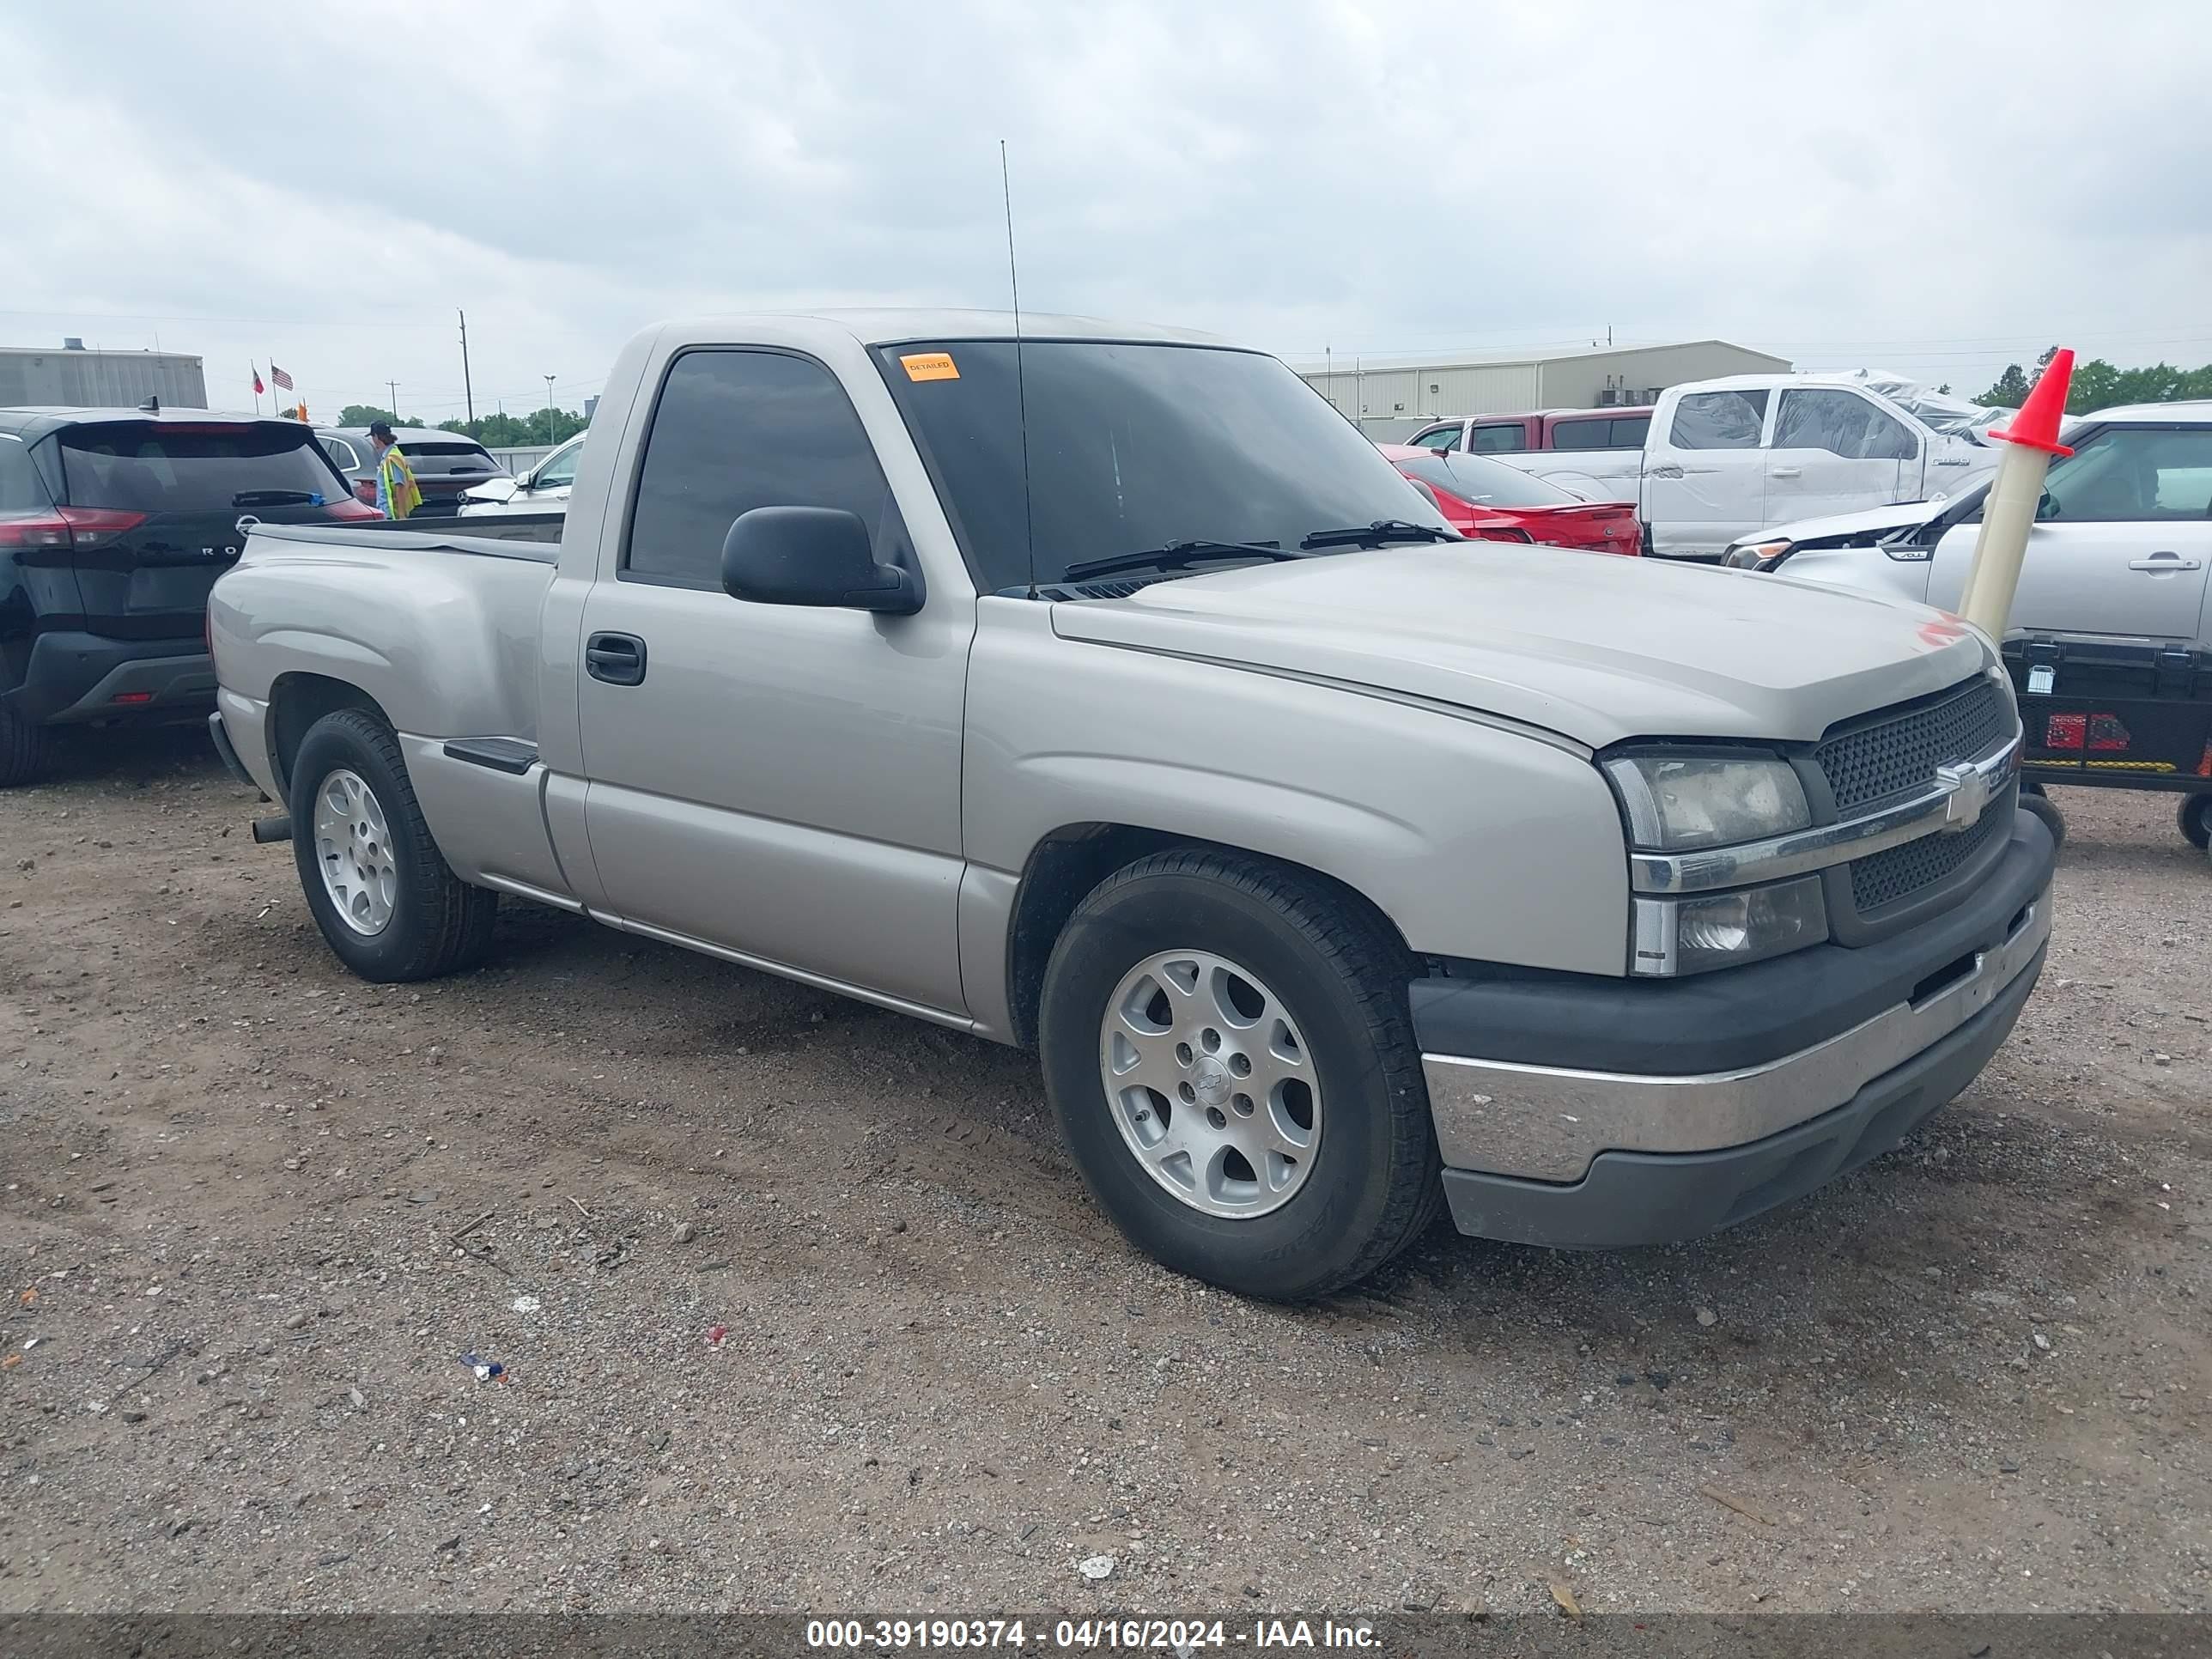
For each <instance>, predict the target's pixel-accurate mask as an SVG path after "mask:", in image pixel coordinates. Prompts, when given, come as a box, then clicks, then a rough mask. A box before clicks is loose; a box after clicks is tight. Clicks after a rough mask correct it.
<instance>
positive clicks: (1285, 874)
mask: <svg viewBox="0 0 2212 1659" xmlns="http://www.w3.org/2000/svg"><path fill="white" fill-rule="evenodd" d="M1184 949H1188V950H1194V951H1208V952H1212V953H1215V954H1217V955H1219V956H1222V957H1227V958H1229V959H1230V960H1231V961H1233V962H1235V963H1238V964H1240V965H1243V966H1246V967H1248V968H1249V970H1250V971H1251V972H1253V973H1254V974H1255V975H1258V976H1259V977H1260V978H1261V979H1262V980H1264V981H1266V982H1267V985H1268V986H1270V987H1272V988H1273V990H1274V992H1275V993H1276V994H1278V995H1279V997H1280V999H1281V1000H1282V1003H1283V1005H1284V1006H1285V1010H1286V1011H1288V1012H1290V1013H1291V1015H1292V1016H1293V1017H1294V1019H1295V1023H1296V1025H1297V1030H1298V1031H1299V1033H1300V1035H1301V1036H1302V1038H1303V1040H1304V1045H1305V1047H1306V1048H1307V1051H1308V1053H1309V1054H1310V1058H1311V1063H1312V1066H1313V1070H1314V1073H1315V1076H1316V1080H1317V1081H1318V1083H1319V1085H1320V1091H1321V1096H1322V1113H1323V1117H1322V1135H1321V1139H1320V1142H1319V1148H1318V1151H1317V1152H1316V1155H1315V1157H1314V1159H1313V1164H1312V1167H1311V1169H1310V1170H1309V1171H1308V1173H1307V1174H1306V1176H1304V1184H1303V1185H1302V1186H1300V1187H1299V1188H1297V1190H1296V1192H1295V1193H1294V1194H1292V1196H1291V1198H1290V1199H1289V1200H1287V1201H1286V1202H1285V1203H1283V1204H1282V1205H1281V1206H1280V1207H1279V1208H1277V1209H1274V1210H1273V1211H1270V1212H1267V1213H1265V1214H1260V1215H1255V1216H1251V1217H1249V1218H1225V1217H1222V1216H1217V1215H1210V1214H1207V1213H1206V1212H1202V1211H1200V1210H1199V1209H1197V1208H1194V1207H1193V1206H1191V1205H1189V1204H1188V1203H1186V1202H1184V1201H1183V1200H1182V1199H1179V1198H1177V1197H1176V1196H1175V1195H1174V1194H1170V1192H1168V1191H1167V1190H1166V1188H1164V1187H1163V1186H1162V1185H1161V1184H1160V1183H1159V1182H1158V1181H1156V1180H1154V1179H1153V1177H1152V1176H1151V1175H1150V1174H1149V1173H1148V1172H1147V1171H1146V1169H1145V1168H1144V1166H1143V1165H1142V1164H1140V1163H1139V1160H1138V1158H1137V1157H1136V1156H1135V1154H1134V1153H1133V1152H1132V1151H1131V1150H1130V1149H1129V1147H1128V1146H1127V1145H1126V1144H1125V1143H1124V1141H1123V1139H1122V1138H1121V1130H1120V1128H1119V1127H1116V1123H1115V1118H1114V1115H1113V1114H1114V1111H1115V1108H1114V1107H1113V1106H1112V1105H1111V1103H1109V1100H1108V1097H1107V1089H1106V1085H1105V1083H1104V1081H1103V1079H1102V1078H1101V1076H1100V1073H1099V1055H1100V1048H1101V1040H1100V1032H1101V1024H1102V1020H1103V1017H1104V1015H1105V1013H1106V1012H1107V1007H1108V1004H1109V1000H1110V999H1111V998H1112V997H1113V995H1114V993H1115V989H1116V987H1118V986H1119V985H1120V984H1121V981H1122V978H1123V977H1124V975H1127V973H1128V972H1129V971H1130V970H1131V969H1133V968H1134V967H1135V966H1136V965H1137V964H1138V963H1141V962H1143V961H1144V960H1145V959H1146V957H1149V956H1152V955H1153V954H1155V953H1157V952H1161V951H1175V950H1184ZM1411 972H1412V964H1411V963H1408V962H1407V959H1406V955H1405V951H1404V950H1403V948H1402V947H1401V945H1399V944H1398V943H1397V942H1396V940H1395V939H1394V938H1393V937H1392V936H1391V935H1390V933H1389V931H1388V929H1387V928H1386V927H1384V925H1383V923H1382V921H1380V920H1379V919H1378V918H1376V917H1375V916H1373V915H1370V914H1369V913H1368V912H1366V911H1365V910H1364V909H1363V908H1361V907H1360V905H1359V903H1358V900H1357V899H1356V898H1352V897H1350V896H1347V895H1346V894H1344V893H1342V892H1340V891H1338V890H1334V889H1331V888H1329V887H1328V886H1325V885H1324V884H1322V883H1320V882H1317V881H1316V880H1314V879H1312V878H1308V877H1305V876H1303V875H1300V874H1298V873H1297V872H1292V871H1289V870H1285V869H1284V868H1283V867H1281V866H1278V865H1275V864H1273V863H1270V862H1269V861H1267V860H1263V859H1259V858H1255V857H1251V856H1249V855H1246V854H1237V853H1225V852H1216V851H1211V850H1202V849H1198V848H1187V849H1183V850H1180V851H1175V852H1169V853H1162V854H1156V855H1154V856H1153V857H1151V858H1146V859H1143V860H1139V861H1138V862H1137V863H1134V864H1132V865H1130V866H1127V868H1125V869H1123V870H1121V871H1119V872H1116V873H1115V874H1114V875H1112V876H1110V877H1109V878H1107V879H1106V880H1105V881H1104V882H1103V883H1101V884H1099V886H1098V887H1097V889H1095V890H1093V891H1092V892H1091V895H1090V896H1088V897H1087V898H1085V900H1084V901H1083V902H1082V903H1081V904H1080V905H1079V906H1078V907H1077V909H1076V912H1075V915H1073V917H1072V918H1071V919H1070V921H1069V922H1068V924H1067V927H1066V929H1065V931H1063V932H1062V933H1061V934H1060V939H1059V940H1058V942H1057V943H1056V944H1055V945H1054V948H1053V953H1052V958H1051V961H1050V962H1049V963H1048V964H1047V966H1046V969H1045V981H1044V994H1043V1000H1042V1008H1041V1009H1040V1011H1039V1021H1038V1036H1039V1045H1038V1046H1039V1048H1040V1049H1041V1051H1042V1060H1043V1067H1044V1077H1045V1088H1046V1092H1047V1094H1048V1097H1050V1099H1051V1101H1052V1105H1053V1111H1054V1115H1056V1116H1057V1117H1058V1118H1059V1120H1060V1128H1061V1131H1062V1133H1064V1134H1066V1137H1067V1143H1068V1147H1069V1150H1070V1151H1071V1152H1072V1153H1073V1156H1074V1159H1075V1163H1076V1166H1077V1168H1078V1169H1079V1170H1081V1171H1082V1174H1083V1177H1084V1180H1085V1182H1086V1183H1087V1184H1088V1185H1089V1186H1090V1188H1091V1192H1092V1193H1093V1194H1096V1196H1097V1199H1098V1201H1099V1203H1100V1204H1101V1205H1103V1206H1104V1207H1105V1209H1106V1212H1107V1213H1108V1214H1109V1215H1110V1216H1111V1217H1112V1218H1114V1221H1115V1225H1117V1226H1119V1227H1120V1228H1121V1231H1122V1233H1123V1234H1124V1236H1126V1237H1127V1238H1128V1240H1129V1241H1130V1243H1133V1244H1134V1245H1136V1246H1137V1248H1138V1249H1141V1250H1144V1251H1146V1253H1147V1254H1149V1255H1152V1256H1153V1257H1154V1258H1156V1259H1157V1260H1158V1261H1161V1262H1163V1263H1164V1264H1165V1265H1166V1266H1168V1267H1172V1268H1174V1269H1176V1271H1177V1272H1179V1273H1188V1274H1190V1275H1191V1276H1192V1277H1193V1278H1194V1279H1205V1280H1206V1281H1207V1282H1208V1283H1210V1284H1214V1285H1220V1286H1222V1287H1223V1288H1224V1289H1225V1290H1231V1291H1238V1292H1240V1293H1242V1294H1243V1295H1247V1296H1255V1297H1267V1298H1269V1299H1272V1300H1278V1301H1297V1300H1302V1299H1304V1298H1307V1297H1316V1296H1322V1295H1326V1294H1327V1293H1328V1292H1329V1291H1334V1290H1336V1289H1339V1288H1340V1287H1341V1286H1343V1285H1348V1284H1351V1283H1352V1282H1353V1281H1354V1280H1356V1279H1361V1278H1363V1277H1364V1276H1365V1275H1366V1274H1368V1273H1372V1272H1373V1271H1374V1270H1375V1269H1376V1268H1377V1267H1381V1266H1382V1265H1383V1263H1384V1262H1386V1261H1389V1259H1390V1258H1391V1257H1392V1256H1394V1255H1397V1254H1398V1252H1399V1251H1401V1250H1402V1249H1405V1248H1406V1246H1407V1244H1409V1243H1412V1242H1413V1239H1414V1238H1416V1237H1419V1234H1420V1233H1421V1232H1422V1231H1424V1230H1425V1229H1426V1228H1427V1226H1428V1225H1429V1224H1430V1223H1431V1221H1433V1220H1434V1219H1435V1218H1436V1216H1437V1211H1438V1209H1439V1208H1440V1207H1441V1206H1442V1202H1443V1183H1442V1182H1441V1180H1440V1179H1439V1177H1438V1173H1437V1170H1438V1159H1437V1143H1436V1134H1435V1131H1434V1130H1433V1128H1432V1127H1431V1124H1430V1121H1429V1098H1428V1090H1427V1087H1426V1085H1425V1083H1424V1081H1423V1079H1422V1073H1421V1060H1420V1051H1419V1045H1418V1044H1417V1043H1416V1042H1415V1041H1414V1037H1413V1018H1412V1015H1411V1013H1410V1012H1409V1010H1408V1007H1407V999H1406V985H1407V980H1408V978H1409V977H1410V975H1411Z"/></svg>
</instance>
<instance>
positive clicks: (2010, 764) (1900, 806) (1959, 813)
mask: <svg viewBox="0 0 2212 1659" xmlns="http://www.w3.org/2000/svg"><path fill="white" fill-rule="evenodd" d="M2020 744H2021V738H2020V734H2019V733H2017V732H2015V733H2014V735H2013V737H2012V738H2011V740H2010V741H2009V742H2008V743H2007V744H2005V745H2004V747H2003V748H2002V749H1999V750H1996V752H1995V753H1993V754H1990V755H1985V756H1984V757H1982V758H1981V759H1979V760H1978V761H1971V762H1968V763H1966V764H1964V765H1960V766H1946V767H1943V768H1941V769H1939V770H1938V772H1937V774H1936V782H1935V783H1933V784H1932V785H1930V786H1929V787H1928V788H1926V789H1924V790H1923V791H1922V792H1921V793H1919V794H1917V795H1914V796H1911V798H1910V799H1905V800H1902V801H1899V802H1896V803H1895V804H1893V805H1889V806H1885V807H1883V808H1882V809H1881V811H1877V812H1869V813H1867V814H1865V815H1864V816H1863V817H1856V818H1850V819H1847V820H1846V821H1845V822H1844V823H1823V824H1820V825H1818V826H1816V827H1815V828H1814V829H1799V830H1796V831H1794V832H1792V833H1791V834H1790V835H1786V836H1772V837H1771V838H1770V839H1768V840H1765V841H1754V842H1745V843H1744V844H1743V845H1742V846H1741V847H1714V848H1707V849H1705V850H1704V851H1702V852H1696V853H1674V854H1668V853H1638V852H1631V853H1630V854H1629V855H1628V876H1629V884H1630V885H1631V886H1632V887H1633V888H1634V889H1635V890H1636V891H1638V892H1639V893H1703V892H1707V891H1710V890H1712V889H1713V888H1716V887H1740V886H1741V885H1743V884H1745V883H1746V882H1753V881H1779V880H1781V879H1782V878H1784V877H1785V876H1802V875H1804V874H1805V873H1807V872H1808V871H1814V870H1825V869H1826V868H1827V867H1828V866H1830V865H1832V864H1844V863H1847V862H1849V861H1850V860H1852V859H1863V858H1865V857H1866V856H1867V855H1868V854H1872V853H1879V852H1881V851H1883V850H1885V849H1886V848H1892V847H1901V846H1903V845H1904V844H1905V842H1908V841H1917V840H1918V839H1919V838H1920V837H1921V836H1932V835H1935V834H1937V833H1938V832H1940V831H1942V830H1954V831H1956V830H1962V829H1972V827H1973V825H1974V823H1975V822H1976V821H1977V820H1978V818H1979V817H1981V815H1982V813H1983V811H1984V810H1985V809H1986V808H1987V807H1988V806H1989V805H1990V803H1991V802H1992V801H1994V800H1995V799H1996V797H1997V796H1998V795H1999V794H2001V793H2003V791H2004V788H2005V786H2006V785H2008V784H2009V783H2010V782H2011V781H2013V779H2014V777H2015V776H2016V775H2018V774H2019V771H2020Z"/></svg>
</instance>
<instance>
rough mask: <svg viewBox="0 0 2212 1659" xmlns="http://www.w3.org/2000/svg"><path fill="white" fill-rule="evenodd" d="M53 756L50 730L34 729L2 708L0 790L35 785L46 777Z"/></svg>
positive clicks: (0, 722)
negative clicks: (47, 764)
mask: <svg viewBox="0 0 2212 1659" xmlns="http://www.w3.org/2000/svg"><path fill="white" fill-rule="evenodd" d="M52 752H53V736H52V731H51V730H50V729H49V728H48V727H46V726H34V725H33V724H32V723H31V722H30V721H29V720H25V719H24V718H23V717H22V716H21V714H17V713H16V712H15V710H14V709H12V708H0V789H15V788H20V787H21V786H22V785H24V784H27V783H36V782H37V781H39V780H40V778H41V777H43V776H44V775H46V762H47V760H48V759H49V758H50V757H51V756H52Z"/></svg>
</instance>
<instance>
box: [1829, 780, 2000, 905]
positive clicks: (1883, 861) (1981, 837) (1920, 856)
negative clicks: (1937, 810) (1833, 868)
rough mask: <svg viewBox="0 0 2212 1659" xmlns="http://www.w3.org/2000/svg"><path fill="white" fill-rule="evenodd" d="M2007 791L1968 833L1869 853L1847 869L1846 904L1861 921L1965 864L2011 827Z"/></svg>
mask: <svg viewBox="0 0 2212 1659" xmlns="http://www.w3.org/2000/svg"><path fill="white" fill-rule="evenodd" d="M2012 804H2013V795H2012V792H2011V791H2010V790H2007V791H2006V792H2005V793H2002V794H2001V795H1999V796H1998V797H1997V798H1996V799H1994V800H1992V801H1990V803H1989V805H1986V806H1984V808H1983V809H1982V815H1981V817H1978V818H1977V819H1975V820H1974V823H1973V826H1972V828H1971V829H1962V830H1960V832H1959V833H1958V834H1957V835H1954V836H1947V835H1944V834H1942V833H1941V832H1940V831H1939V832H1938V833H1936V834H1935V835H1932V836H1921V837H1920V839H1919V840H1917V841H1908V842H1905V845H1904V846H1902V847H1892V848H1888V849H1887V851H1884V852H1880V853H1874V854H1869V855H1868V856H1867V857H1865V858H1863V859H1857V860H1853V862H1852V864H1851V903H1852V904H1853V905H1854V906H1855V907H1856V908H1857V910H1858V912H1859V914H1860V915H1865V914H1866V913H1867V912H1868V911H1869V910H1879V909H1880V908H1881V907H1882V906H1883V905H1885V904H1893V903H1894V902H1897V901H1898V900H1899V899H1901V898H1909V897H1911V896H1912V895H1913V894H1915V893H1917V892H1918V891H1919V890H1921V889H1922V888H1923V887H1927V886H1930V885H1932V884H1935V883H1936V882H1939V881H1941V880H1942V879H1943V878H1944V877H1946V876H1948V875H1949V874H1951V873H1952V872H1954V871H1956V870H1960V869H1962V868H1964V867H1965V866H1966V865H1967V864H1968V863H1970V862H1971V861H1972V859H1973V856H1974V854H1977V853H1978V852H1980V851H1981V850H1982V848H1984V847H1987V846H1988V845H1989V844H1990V841H1991V840H1992V839H1994V838H1995V837H1996V836H1999V835H2001V834H2002V833H2003V832H2004V830H2005V829H2006V828H2007V826H2008V825H2009V824H2010V823H2011V822H2012Z"/></svg>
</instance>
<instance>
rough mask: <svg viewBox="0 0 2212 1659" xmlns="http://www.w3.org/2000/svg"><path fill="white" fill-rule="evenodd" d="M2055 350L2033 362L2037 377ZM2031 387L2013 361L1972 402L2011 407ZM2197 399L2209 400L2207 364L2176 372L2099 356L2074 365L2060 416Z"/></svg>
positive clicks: (2211, 386) (2211, 382)
mask: <svg viewBox="0 0 2212 1659" xmlns="http://www.w3.org/2000/svg"><path fill="white" fill-rule="evenodd" d="M2057 350H2058V348H2057V346H2052V347H2051V349H2049V350H2047V351H2045V353H2044V354H2043V355H2042V356H2040V357H2038V358H2037V359H2036V360H2035V370H2036V374H2038V375H2040V374H2042V373H2043V371H2044V370H2045V368H2049V367H2050V366H2051V358H2052V357H2053V356H2056V355H2057ZM2033 384H2034V382H2033V380H2030V379H2029V378H2028V377H2027V375H2026V374H2023V373H2021V367H2020V365H2019V364H2018V363H2008V364H2006V365H2005V372H2004V373H2003V374H2001V375H1999V376H1998V377H1997V383H1996V385H1995V386H1991V387H1990V389H1989V390H1988V391H1987V392H1984V393H1982V395H1981V396H1980V397H1978V398H1975V399H1974V401H1975V402H1976V403H1978V404H2002V406H2004V407H2005V408H2008V409H2017V408H2019V407H2020V404H2021V400H2022V399H2023V398H2026V397H2027V391H2028V387H2029V386H2032V385H2033ZM2191 398H2212V363H2208V364H2206V365H2205V366H2204V367H2203V368H2174V367H2173V365H2172V364H2171V363H2153V364H2151V365H2150V366H2149V367H2148V368H2115V367H2113V365H2112V364H2111V363H2109V362H2106V361H2105V360H2104V359H2103V358H2102V357H2091V358H2089V359H2087V361H2081V362H2075V365H2074V379H2073V380H2072V381H2071V383H2069V386H2067V389H2066V412H2067V413H2068V414H2069V415H2087V414H2088V413H2090V412H2091V411H2092V410H2100V409H2113V408H2117V407H2118V406H2119V405H2120V404H2171V403H2179V402H2181V401H2183V400H2185V399H2191Z"/></svg>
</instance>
